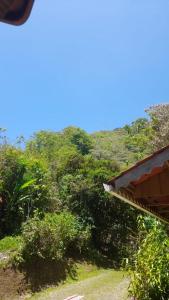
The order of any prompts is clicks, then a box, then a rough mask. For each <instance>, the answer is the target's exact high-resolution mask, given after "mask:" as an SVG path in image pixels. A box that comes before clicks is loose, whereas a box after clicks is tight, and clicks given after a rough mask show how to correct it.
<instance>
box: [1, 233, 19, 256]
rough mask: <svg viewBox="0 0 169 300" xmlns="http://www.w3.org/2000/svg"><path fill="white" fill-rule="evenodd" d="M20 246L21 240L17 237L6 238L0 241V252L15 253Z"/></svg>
mask: <svg viewBox="0 0 169 300" xmlns="http://www.w3.org/2000/svg"><path fill="white" fill-rule="evenodd" d="M20 245H21V238H20V237H19V236H6V237H5V238H3V239H1V240H0V252H1V253H4V252H8V251H15V250H17V249H18V248H19V246H20Z"/></svg>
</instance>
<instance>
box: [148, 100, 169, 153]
mask: <svg viewBox="0 0 169 300" xmlns="http://www.w3.org/2000/svg"><path fill="white" fill-rule="evenodd" d="M146 112H147V113H148V114H149V116H150V118H151V126H152V129H153V138H152V139H151V141H150V143H151V145H152V148H153V150H158V149H160V148H162V147H165V146H167V145H168V144H169V104H159V105H154V106H151V107H150V108H148V109H147V110H146Z"/></svg>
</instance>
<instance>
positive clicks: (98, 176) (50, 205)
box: [0, 105, 169, 300]
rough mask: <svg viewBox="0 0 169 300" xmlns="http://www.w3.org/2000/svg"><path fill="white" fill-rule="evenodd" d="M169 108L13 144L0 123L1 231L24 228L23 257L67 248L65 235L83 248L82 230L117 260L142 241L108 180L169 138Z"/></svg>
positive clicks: (133, 216) (133, 215)
mask: <svg viewBox="0 0 169 300" xmlns="http://www.w3.org/2000/svg"><path fill="white" fill-rule="evenodd" d="M168 109H169V105H160V106H154V107H151V108H150V109H148V110H147V112H148V118H139V119H137V120H136V121H134V122H133V123H132V124H130V125H126V126H124V128H118V129H115V130H113V131H100V132H96V133H93V134H88V133H87V132H85V131H84V130H82V129H80V128H77V127H73V126H70V127H67V128H65V129H64V130H62V131H60V132H53V131H39V132H36V133H35V134H34V135H33V136H32V137H31V139H30V140H28V141H27V142H25V144H24V145H23V142H24V139H23V137H21V138H20V139H18V140H17V143H16V144H15V145H12V144H11V143H9V141H8V140H7V137H6V132H5V131H4V130H3V129H0V237H1V238H3V237H5V236H7V235H16V234H17V235H18V234H22V236H23V239H24V245H25V246H24V247H25V248H22V251H23V252H22V255H23V257H27V258H28V257H29V256H30V257H32V256H33V255H34V256H35V257H36V256H38V255H40V256H41V257H47V256H48V255H50V259H52V257H55V258H58V257H59V255H60V257H63V256H64V255H66V251H67V250H66V249H68V248H69V247H68V246H67V244H66V239H67V241H69V242H70V244H71V243H72V241H74V239H77V240H78V243H77V245H79V246H78V247H79V249H80V247H81V246H80V244H79V243H80V242H82V240H81V241H80V239H79V236H80V234H82V237H83V233H86V237H87V236H88V237H89V236H90V243H89V244H88V247H86V250H89V252H90V253H91V252H92V251H96V252H97V253H99V255H100V256H102V257H104V258H106V259H108V260H111V261H113V262H114V265H116V266H117V265H119V264H121V262H122V261H123V260H124V258H128V257H129V256H130V257H131V254H132V252H133V249H136V248H137V243H138V229H137V216H138V211H136V210H135V209H133V208H132V207H130V206H129V205H127V204H124V203H122V202H120V201H119V200H117V199H112V197H111V196H110V195H109V194H107V193H105V191H104V188H103V183H104V182H106V181H107V180H108V179H110V178H111V177H113V176H116V175H118V174H119V173H120V171H122V170H124V169H126V168H128V167H129V166H131V165H132V164H134V163H135V162H136V161H137V160H138V159H141V158H143V157H145V156H146V155H148V154H150V153H152V151H153V150H154V149H157V148H158V147H161V146H163V145H166V144H167V143H168V142H169V140H168V136H169V131H168V126H167V124H168V122H169V117H168V116H169V114H168ZM161 133H162V134H161ZM65 212H66V215H65V219H64V218H63V216H64V214H65ZM38 215H39V216H40V217H39V218H37V216H38ZM59 220H60V221H59ZM61 220H62V221H63V224H62V222H61ZM59 222H60V223H59ZM56 223H57V226H56V227H55V229H54V227H52V226H55V225H56ZM23 224H25V225H23ZM69 225H70V226H69ZM62 226H63V227H62ZM64 226H65V227H64ZM66 226H68V229H66V230H67V233H68V235H69V234H70V235H69V236H67V237H66V239H65V238H64V236H61V235H60V233H61V230H62V229H63V228H66ZM22 228H24V229H22ZM77 228H78V231H76V230H77ZM89 229H90V234H89V232H88V230H89ZM69 230H70V231H69ZM79 230H81V231H79ZM86 230H87V232H88V234H89V235H88V234H87V232H86ZM139 231H140V229H139ZM47 232H49V233H50V234H49V235H48V234H47ZM80 232H81V233H80ZM145 234H146V233H145ZM148 234H150V235H149V238H148V239H149V244H150V246H151V239H152V243H153V236H152V235H151V233H150V232H149V233H148ZM37 237H38V238H37ZM163 237H164V236H163ZM87 239H88V238H87ZM87 239H86V240H87ZM84 240H85V239H84ZM36 243H37V244H36ZM52 243H53V244H52ZM143 243H144V240H143ZM145 243H146V241H145ZM61 244H63V245H62V246H63V248H60V245H61ZM82 244H83V243H82ZM41 247H42V248H41ZM45 247H46V248H45ZM140 247H142V246H141V245H140ZM49 248H51V252H50V251H49V253H48V251H47V249H49ZM28 249H29V251H28ZM64 249H65V250H64ZM140 249H142V248H140ZM143 249H144V246H143ZM31 251H32V252H31ZM38 251H39V252H38ZM55 251H56V252H55ZM76 252H77V253H78V249H76V250H74V254H75V253H76ZM92 253H93V252H92ZM152 258H153V257H152ZM48 259H49V257H48ZM138 259H139V256H138ZM153 259H155V256H154V258H153ZM140 261H141V259H140V260H139V261H138V264H139V263H140ZM136 268H137V263H136ZM149 274H152V273H151V272H150V273H149ZM148 276H149V275H147V278H148ZM134 278H135V279H134V280H135V283H134V281H133V287H134V286H137V277H134ZM149 281H151V279H148V281H147V282H149ZM139 300H142V298H140V299H139Z"/></svg>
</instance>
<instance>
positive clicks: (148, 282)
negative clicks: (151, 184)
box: [130, 221, 169, 300]
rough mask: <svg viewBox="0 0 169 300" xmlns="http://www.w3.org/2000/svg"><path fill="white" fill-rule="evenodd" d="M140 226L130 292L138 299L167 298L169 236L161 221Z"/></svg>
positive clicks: (155, 299)
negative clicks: (140, 235)
mask: <svg viewBox="0 0 169 300" xmlns="http://www.w3.org/2000/svg"><path fill="white" fill-rule="evenodd" d="M151 225H152V226H151V227H150V228H149V227H147V226H144V228H140V232H141V233H142V235H143V234H144V236H146V237H145V238H143V237H142V238H141V243H140V247H139V250H138V253H137V255H136V258H135V259H136V260H135V266H134V272H132V276H131V279H132V281H131V286H130V293H131V295H132V296H134V297H136V299H138V300H151V299H152V300H167V299H168V295H169V272H168V270H169V237H168V234H167V232H166V230H165V227H164V226H162V225H161V224H160V223H159V222H154V221H153V224H151Z"/></svg>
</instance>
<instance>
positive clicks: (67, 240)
mask: <svg viewBox="0 0 169 300" xmlns="http://www.w3.org/2000/svg"><path fill="white" fill-rule="evenodd" d="M89 232H90V231H89V229H83V228H82V226H81V225H80V223H79V222H78V220H77V219H76V218H75V217H74V216H73V215H72V214H70V213H68V212H63V213H61V214H45V217H44V218H43V219H42V220H40V219H39V218H38V217H37V216H36V217H34V218H33V219H30V220H29V221H27V222H26V223H25V224H24V226H23V231H22V237H23V246H22V249H21V253H20V257H21V259H22V260H24V261H25V262H29V261H31V262H32V261H35V260H38V259H42V260H47V261H61V260H63V259H64V258H65V257H66V256H67V254H68V252H70V250H71V251H76V252H78V251H81V250H82V248H83V247H84V245H85V244H86V242H87V241H88V239H89V236H90V233H89ZM18 258H19V255H18Z"/></svg>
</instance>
